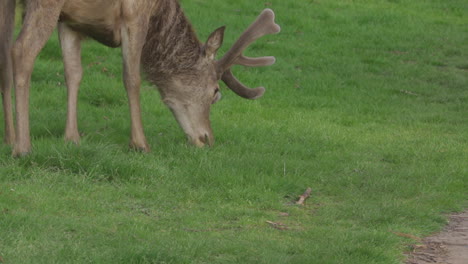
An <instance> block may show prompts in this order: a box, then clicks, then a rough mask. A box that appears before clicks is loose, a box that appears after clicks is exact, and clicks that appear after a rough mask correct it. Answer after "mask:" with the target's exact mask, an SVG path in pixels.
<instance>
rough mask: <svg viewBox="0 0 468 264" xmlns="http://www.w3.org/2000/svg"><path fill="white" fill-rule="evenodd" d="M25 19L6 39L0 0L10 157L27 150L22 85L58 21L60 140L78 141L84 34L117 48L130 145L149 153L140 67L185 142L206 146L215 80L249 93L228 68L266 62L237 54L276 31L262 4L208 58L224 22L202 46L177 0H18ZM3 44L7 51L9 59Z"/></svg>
mask: <svg viewBox="0 0 468 264" xmlns="http://www.w3.org/2000/svg"><path fill="white" fill-rule="evenodd" d="M23 2H24V4H25V17H24V21H23V26H22V29H21V32H20V34H19V36H18V39H17V40H16V42H15V43H14V44H12V40H11V39H12V32H13V24H14V13H15V12H14V9H15V0H1V3H0V78H1V89H2V96H3V108H4V116H5V142H6V143H10V144H11V143H13V142H14V148H13V155H15V156H18V155H24V154H26V153H28V152H30V150H31V143H30V135H29V109H28V108H29V105H28V104H29V103H28V102H29V86H30V79H31V72H32V69H33V64H34V60H35V58H36V56H37V55H38V53H39V52H40V50H41V49H42V47H43V46H44V44H45V43H46V41H47V40H48V38H49V36H50V35H51V33H52V31H53V30H54V28H55V26H56V25H57V23H58V32H59V39H60V45H61V48H62V54H63V62H64V68H65V79H66V84H67V89H68V110H67V121H66V128H65V139H66V140H68V141H72V142H76V143H78V142H79V140H80V135H79V133H78V126H77V117H76V115H77V113H76V108H77V96H78V88H79V84H80V81H81V77H82V68H81V58H80V43H81V41H82V40H83V38H84V37H86V36H88V37H91V38H93V39H95V40H97V41H98V42H100V43H102V44H104V45H106V46H109V47H121V48H122V56H123V79H124V86H125V88H126V91H127V95H128V102H129V106H130V117H131V138H130V145H131V147H133V148H136V149H139V150H142V151H149V146H148V144H147V142H146V138H145V135H144V133H143V126H142V122H141V113H140V99H139V96H140V65H141V66H142V69H143V71H144V72H145V73H146V76H147V78H148V80H149V81H150V82H152V83H154V84H155V85H156V86H157V87H158V90H159V92H160V94H161V98H162V100H163V102H164V103H165V104H166V105H167V106H168V107H169V108H170V110H171V111H172V113H173V114H174V116H175V118H176V119H177V121H178V123H179V125H180V126H181V127H182V129H183V130H184V132H185V134H186V135H187V137H188V139H189V141H190V142H191V143H193V144H194V145H197V146H203V145H205V144H209V145H211V144H213V141H214V137H213V132H212V129H211V125H210V119H209V115H210V107H211V104H213V103H215V102H216V101H218V100H219V99H220V97H221V94H220V91H219V86H218V81H219V80H222V81H224V82H225V83H226V85H227V86H228V87H229V88H230V89H231V90H232V91H234V92H235V93H236V94H238V95H239V96H241V97H244V98H248V99H256V98H258V97H260V96H262V95H263V93H264V91H265V89H264V88H263V87H259V88H255V89H249V88H247V87H246V86H244V85H243V84H242V83H240V82H239V81H238V80H237V79H236V78H235V77H234V75H233V74H232V72H231V69H230V68H231V66H232V65H234V64H239V65H245V66H266V65H271V64H273V63H274V62H275V59H274V57H261V58H248V57H245V56H244V55H242V52H243V50H244V49H246V48H247V46H249V45H250V44H251V43H252V42H254V41H255V40H256V39H258V38H259V37H261V36H264V35H266V34H274V33H277V32H279V31H280V27H279V26H278V25H277V24H275V22H274V13H273V11H272V10H270V9H265V10H264V11H263V12H262V13H261V14H260V15H259V16H258V18H257V19H256V20H255V22H254V23H253V24H252V25H251V26H250V27H249V28H248V29H247V30H246V31H245V32H244V33H243V34H242V35H241V36H240V38H239V39H238V40H237V41H236V42H235V43H234V45H233V46H232V48H231V49H230V50H229V51H228V52H227V53H226V54H225V55H224V56H223V57H222V58H221V59H220V60H215V55H216V52H217V50H218V48H219V47H220V46H221V44H222V41H223V36H224V29H225V27H221V28H218V29H216V30H215V31H214V32H213V33H212V34H211V35H210V36H209V38H208V40H207V42H206V43H205V44H202V43H201V42H200V41H199V40H198V38H197V37H196V35H195V33H194V30H193V28H192V25H191V24H190V22H189V21H188V19H187V18H186V17H185V15H184V13H183V11H182V9H181V7H180V4H179V3H178V1H177V0H138V1H137V0H23ZM10 50H11V57H10ZM12 79H13V80H14V84H15V92H16V101H15V103H16V134H15V133H14V128H13V119H12V111H11V102H10V100H11V95H10V87H11V86H12ZM15 135H16V136H15Z"/></svg>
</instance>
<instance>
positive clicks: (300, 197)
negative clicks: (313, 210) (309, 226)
mask: <svg viewBox="0 0 468 264" xmlns="http://www.w3.org/2000/svg"><path fill="white" fill-rule="evenodd" d="M311 193H312V189H311V188H310V187H309V188H307V190H306V191H305V192H304V193H303V194H302V195H301V196H299V200H298V201H297V202H296V204H299V205H304V202H305V200H306V199H307V198H309V197H310V194H311Z"/></svg>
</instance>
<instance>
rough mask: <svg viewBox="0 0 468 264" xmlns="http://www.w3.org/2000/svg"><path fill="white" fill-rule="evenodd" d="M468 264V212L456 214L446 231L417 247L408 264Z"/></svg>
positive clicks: (428, 238) (425, 240)
mask: <svg viewBox="0 0 468 264" xmlns="http://www.w3.org/2000/svg"><path fill="white" fill-rule="evenodd" d="M428 263H431V264H434V263H439V264H468V212H464V213H460V214H455V215H452V216H451V217H450V221H449V224H448V226H447V227H445V229H444V230H443V231H442V232H440V233H438V234H435V235H433V236H430V237H427V238H425V239H423V240H422V241H421V244H420V245H415V246H414V250H413V252H411V253H409V256H408V260H407V261H406V264H428Z"/></svg>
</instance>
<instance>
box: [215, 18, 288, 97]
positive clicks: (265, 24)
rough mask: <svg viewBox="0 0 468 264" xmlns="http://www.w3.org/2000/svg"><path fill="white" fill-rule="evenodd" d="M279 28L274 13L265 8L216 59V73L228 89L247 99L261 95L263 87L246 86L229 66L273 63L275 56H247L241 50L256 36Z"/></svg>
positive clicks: (255, 65)
mask: <svg viewBox="0 0 468 264" xmlns="http://www.w3.org/2000/svg"><path fill="white" fill-rule="evenodd" d="M280 30H281V28H280V26H278V25H277V24H276V23H275V13H274V12H273V10H271V9H265V10H263V12H262V13H261V14H260V15H259V16H258V17H257V19H256V20H255V21H254V22H253V23H252V24H251V25H250V26H249V27H248V28H247V30H246V31H244V33H242V35H241V36H240V37H239V39H237V41H236V42H235V43H234V45H233V46H232V47H231V49H230V50H229V51H228V52H226V54H225V55H224V56H223V57H222V58H221V59H220V60H218V61H217V63H216V66H217V71H218V74H219V76H221V80H223V82H224V83H226V85H227V86H228V87H229V89H231V90H232V91H234V92H235V93H236V94H237V95H239V96H241V97H244V98H247V99H256V98H259V97H261V96H262V95H263V93H264V92H265V88H263V87H258V88H255V89H249V88H247V87H246V86H245V85H243V84H242V83H241V82H240V81H239V80H237V79H236V77H235V76H234V75H233V74H232V72H231V67H232V65H234V64H237V65H243V66H249V67H258V66H268V65H272V64H274V63H275V57H260V58H249V57H246V56H244V55H242V52H243V51H244V50H245V49H246V48H247V47H248V46H249V45H250V44H251V43H252V42H254V41H255V40H257V39H258V38H260V37H262V36H265V35H268V34H276V33H278V32H280Z"/></svg>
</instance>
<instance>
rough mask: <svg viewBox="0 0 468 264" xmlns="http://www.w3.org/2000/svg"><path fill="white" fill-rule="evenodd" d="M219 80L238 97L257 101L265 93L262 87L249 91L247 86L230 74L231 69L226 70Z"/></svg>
mask: <svg viewBox="0 0 468 264" xmlns="http://www.w3.org/2000/svg"><path fill="white" fill-rule="evenodd" d="M221 80H223V82H224V83H225V84H226V85H227V86H228V87H229V89H231V90H232V91H233V92H235V93H236V94H237V95H239V96H240V97H243V98H246V99H252V100H254V99H257V98H259V97H262V95H263V93H265V88H264V87H257V88H255V89H250V88H248V87H247V86H245V85H243V84H242V83H241V82H240V81H239V80H237V78H236V77H235V76H234V75H233V74H232V72H231V69H227V70H226V71H225V72H224V73H223V75H222V77H221Z"/></svg>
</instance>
